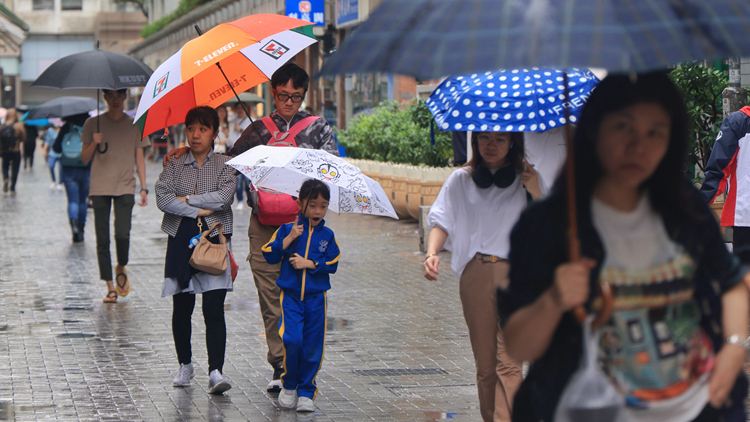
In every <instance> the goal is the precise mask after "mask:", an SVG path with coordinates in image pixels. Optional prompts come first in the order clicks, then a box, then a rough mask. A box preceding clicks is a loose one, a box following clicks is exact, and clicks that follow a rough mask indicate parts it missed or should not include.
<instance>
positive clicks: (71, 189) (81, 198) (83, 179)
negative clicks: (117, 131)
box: [52, 113, 91, 243]
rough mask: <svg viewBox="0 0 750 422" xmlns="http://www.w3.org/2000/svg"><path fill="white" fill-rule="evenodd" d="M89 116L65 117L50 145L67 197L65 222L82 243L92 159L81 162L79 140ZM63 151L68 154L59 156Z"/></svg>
mask: <svg viewBox="0 0 750 422" xmlns="http://www.w3.org/2000/svg"><path fill="white" fill-rule="evenodd" d="M88 118H89V114H88V113H81V114H76V115H73V116H68V117H66V118H65V124H64V125H63V126H62V127H61V128H60V130H59V131H58V133H57V137H56V138H55V143H54V144H53V145H52V152H54V153H55V154H58V156H59V157H60V166H61V172H62V175H61V177H60V181H61V183H63V184H64V185H65V195H66V196H67V198H68V221H70V231H71V233H72V234H73V243H78V242H83V240H84V232H85V228H86V217H87V214H88V197H89V186H90V180H91V162H90V161H89V162H88V163H84V161H83V156H82V155H83V149H82V148H83V144H82V142H83V141H82V139H81V137H82V136H83V134H82V132H83V125H84V124H85V123H86V120H87V119H88ZM63 144H67V145H63ZM63 152H64V153H66V155H68V156H67V157H62V154H63Z"/></svg>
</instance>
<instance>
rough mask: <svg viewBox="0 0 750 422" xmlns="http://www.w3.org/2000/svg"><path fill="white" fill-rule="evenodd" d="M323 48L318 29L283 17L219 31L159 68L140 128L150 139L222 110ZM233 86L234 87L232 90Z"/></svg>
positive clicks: (141, 108) (141, 107)
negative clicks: (307, 52) (204, 109)
mask: <svg viewBox="0 0 750 422" xmlns="http://www.w3.org/2000/svg"><path fill="white" fill-rule="evenodd" d="M315 42H317V39H316V38H315V36H314V35H313V33H312V23H310V22H306V21H303V20H299V19H294V18H290V17H287V16H281V15H270V14H269V15H250V16H247V17H244V18H242V19H238V20H236V21H234V22H229V23H223V24H220V25H217V26H216V27H214V28H213V29H211V30H210V31H208V32H206V33H205V34H202V35H201V36H199V37H198V38H195V39H193V40H191V41H188V42H187V43H185V45H184V46H183V47H182V48H181V49H180V51H178V52H177V53H175V54H174V55H173V56H172V57H170V58H169V59H167V61H165V62H164V63H162V64H161V66H159V67H158V68H157V69H156V70H155V71H154V73H153V74H152V75H151V77H150V78H149V80H148V83H147V84H146V87H145V88H144V91H143V94H142V95H141V100H140V102H139V104H138V110H137V111H136V114H135V120H136V124H137V125H138V126H139V127H140V128H141V131H142V133H143V134H144V135H145V134H150V133H153V132H156V131H157V130H160V129H163V128H165V127H167V126H171V125H175V124H178V123H182V122H183V121H185V115H186V114H187V112H188V111H189V110H190V109H192V108H194V107H197V106H204V105H207V106H210V107H217V106H219V105H221V104H224V103H225V102H226V101H227V100H229V99H230V98H231V97H233V96H234V95H235V92H236V93H240V92H244V91H246V90H248V89H250V88H252V87H254V86H256V85H258V84H261V83H263V82H267V81H269V80H270V79H271V75H273V73H274V72H275V71H276V69H278V68H279V67H281V66H282V65H283V64H284V63H286V62H287V61H288V60H289V59H291V58H292V57H294V56H295V55H296V54H297V53H299V52H300V51H302V50H304V49H305V48H307V47H308V46H310V45H311V44H313V43H315ZM230 84H231V85H230Z"/></svg>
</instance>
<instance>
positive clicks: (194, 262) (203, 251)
mask: <svg viewBox="0 0 750 422" xmlns="http://www.w3.org/2000/svg"><path fill="white" fill-rule="evenodd" d="M216 226H219V244H218V245H216V244H213V243H211V241H209V240H208V234H209V233H211V232H212V231H213V229H214V228H215V227H216ZM223 230H224V226H222V224H221V223H219V222H216V223H213V224H212V225H211V227H210V228H209V229H208V230H206V231H204V232H203V233H202V234H201V239H200V240H199V241H198V245H196V246H195V250H193V255H192V256H191V257H190V265H191V266H192V267H193V268H195V269H196V270H199V271H203V272H204V273H208V274H211V275H219V274H222V273H223V272H224V271H226V270H227V238H226V237H224V233H222V231H223Z"/></svg>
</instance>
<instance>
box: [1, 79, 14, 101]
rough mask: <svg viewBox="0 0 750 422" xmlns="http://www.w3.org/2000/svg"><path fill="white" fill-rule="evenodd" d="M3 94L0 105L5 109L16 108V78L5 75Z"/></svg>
mask: <svg viewBox="0 0 750 422" xmlns="http://www.w3.org/2000/svg"><path fill="white" fill-rule="evenodd" d="M1 85H2V94H0V98H1V99H2V100H1V101H0V105H2V106H3V107H5V108H12V107H15V106H16V76H8V75H4V76H3V77H2V84H1Z"/></svg>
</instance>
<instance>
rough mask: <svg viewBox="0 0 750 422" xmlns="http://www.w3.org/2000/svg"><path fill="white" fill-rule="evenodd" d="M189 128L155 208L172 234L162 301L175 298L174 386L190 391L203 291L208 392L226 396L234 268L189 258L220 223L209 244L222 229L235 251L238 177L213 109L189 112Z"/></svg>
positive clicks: (159, 187) (160, 186)
mask: <svg viewBox="0 0 750 422" xmlns="http://www.w3.org/2000/svg"><path fill="white" fill-rule="evenodd" d="M185 127H186V130H185V134H186V137H187V141H188V144H189V145H190V152H188V153H187V154H184V155H182V156H181V157H178V158H175V159H173V160H171V161H170V162H169V163H168V164H167V165H166V166H165V167H164V170H163V171H162V172H161V175H159V181H157V182H156V186H155V190H156V204H157V206H158V207H159V209H160V210H162V211H163V212H164V219H163V221H162V225H161V229H162V231H163V232H165V233H167V234H168V235H169V238H168V240H167V256H166V259H165V263H164V277H165V279H164V285H163V287H162V297H167V296H172V304H173V308H172V334H173V336H174V343H175V349H176V350H177V360H178V361H179V363H180V369H179V371H178V372H177V376H176V377H175V379H174V381H173V385H174V386H175V387H187V386H189V385H190V379H191V378H193V377H194V376H195V370H194V368H193V364H192V348H191V345H190V337H191V324H192V323H191V317H192V315H193V309H194V308H195V295H196V294H199V293H200V294H202V295H203V319H204V320H205V322H206V347H207V350H208V372H209V381H208V392H209V393H211V394H222V393H223V392H224V391H227V390H229V389H230V388H231V385H230V384H229V381H227V380H226V379H225V378H224V376H223V375H222V371H223V366H224V354H225V348H226V339H227V327H226V322H225V320H224V299H225V298H226V294H227V292H229V291H232V274H231V265H227V269H226V271H224V272H223V273H222V274H219V275H211V274H208V273H205V272H201V271H198V270H197V269H195V268H193V267H192V266H191V265H190V263H189V260H190V256H191V255H192V253H193V249H192V244H191V239H192V238H193V237H194V236H196V235H199V234H200V233H201V230H208V229H209V228H211V227H213V224H215V223H220V224H221V225H220V226H218V227H217V228H215V229H214V230H213V231H212V232H211V233H209V236H210V237H209V240H210V241H212V242H213V243H218V241H219V228H221V229H222V231H221V232H222V233H223V234H224V236H225V237H226V239H227V246H228V247H229V249H230V250H231V237H232V228H233V219H232V218H233V216H232V208H231V205H232V200H233V199H234V190H235V187H236V185H237V175H236V172H235V170H234V169H232V167H230V166H227V165H224V163H226V162H227V161H229V159H230V158H231V157H229V156H226V155H221V154H214V153H213V147H214V139H215V138H216V137H217V136H218V134H219V127H220V123H219V115H218V113H217V112H216V111H215V110H214V109H213V108H211V107H206V106H203V107H196V108H194V109H192V110H190V111H188V113H187V116H186V117H185ZM204 223H205V226H203V224H204ZM229 261H230V257H229V256H228V257H227V262H229Z"/></svg>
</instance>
